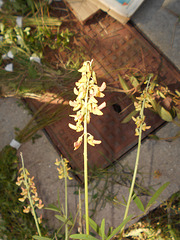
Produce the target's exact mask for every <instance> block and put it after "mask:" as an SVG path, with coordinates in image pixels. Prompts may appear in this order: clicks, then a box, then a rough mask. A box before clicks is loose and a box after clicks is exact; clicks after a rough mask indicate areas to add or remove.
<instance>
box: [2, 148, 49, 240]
mask: <svg viewBox="0 0 180 240" xmlns="http://www.w3.org/2000/svg"><path fill="white" fill-rule="evenodd" d="M0 162H1V164H0V205H1V209H0V213H1V217H2V220H1V224H0V237H1V238H2V239H6V238H7V239H8V240H13V239H17V240H22V239H31V237H32V236H33V235H34V234H36V231H37V230H36V227H35V224H34V220H33V216H32V215H31V214H30V213H28V214H24V213H23V211H22V209H23V205H24V203H22V202H20V201H19V200H18V198H19V194H20V191H19V187H18V186H17V185H16V179H17V176H18V158H17V156H16V149H14V148H12V147H10V146H6V147H4V148H3V149H2V151H1V152H0ZM40 229H41V232H42V233H43V234H44V235H46V234H47V232H48V230H47V228H45V227H42V226H41V227H40Z"/></svg>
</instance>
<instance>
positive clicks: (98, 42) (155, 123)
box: [28, 14, 179, 180]
mask: <svg viewBox="0 0 180 240" xmlns="http://www.w3.org/2000/svg"><path fill="white" fill-rule="evenodd" d="M79 31H80V32H81V35H82V37H81V38H80V39H79V42H78V44H79V45H80V46H83V47H84V48H85V49H86V50H87V51H86V52H87V57H88V59H87V60H90V59H92V58H93V59H94V62H95V69H94V70H95V71H96V74H97V77H98V78H99V81H100V83H101V82H102V81H106V83H107V84H110V85H111V84H112V83H113V86H115V87H120V86H119V82H118V81H117V79H118V73H120V74H121V75H122V76H125V74H127V73H128V71H129V69H135V68H138V69H140V70H141V71H143V72H149V73H155V74H157V73H158V74H159V76H160V80H161V81H163V82H164V83H166V84H167V85H169V86H170V85H176V84H177V82H178V81H179V73H178V71H177V70H176V69H175V68H174V67H173V65H172V64H171V63H170V62H168V60H167V59H166V58H165V57H164V56H162V54H161V53H159V52H158V51H157V50H156V49H155V48H154V47H153V46H152V45H151V44H150V43H149V42H148V41H147V40H146V39H145V38H144V37H143V36H142V35H141V34H139V32H138V31H137V30H136V29H135V28H134V27H133V26H132V25H130V24H128V25H125V26H124V25H122V24H121V23H119V22H117V21H116V20H114V19H113V18H112V17H110V16H108V15H106V14H102V15H101V16H99V15H98V16H95V18H94V19H93V20H91V21H89V22H87V24H86V25H83V26H80V27H79ZM101 101H106V102H107V107H106V108H105V109H103V113H104V115H103V116H101V117H98V116H92V119H91V123H90V124H89V126H88V131H89V132H90V133H91V134H92V135H94V137H95V139H99V140H101V141H102V143H101V144H100V145H98V146H96V147H92V146H88V160H89V161H88V162H89V166H90V167H91V168H93V167H101V168H105V167H107V166H108V165H110V163H112V162H114V161H115V160H117V159H118V158H119V157H121V156H122V155H123V154H125V153H126V152H127V151H128V150H130V149H131V148H132V147H134V146H135V145H136V144H137V137H135V136H134V129H135V124H134V122H133V121H132V120H131V121H130V122H129V123H127V124H121V120H122V119H123V118H124V117H125V116H126V115H127V114H129V113H130V112H131V111H132V109H133V106H131V107H130V108H128V111H126V112H124V113H123V114H119V112H121V111H122V110H123V109H125V108H126V107H127V106H128V105H129V104H130V103H131V101H130V100H129V99H128V98H127V97H126V95H125V94H123V93H110V92H106V96H105V98H104V99H103V100H102V99H101V100H100V102H101ZM28 102H29V104H30V106H31V107H32V106H33V107H34V108H35V109H38V107H39V106H40V105H41V103H40V102H38V101H36V100H30V99H29V100H28ZM117 104H118V107H119V109H116V106H117ZM71 113H72V110H71V109H70V108H68V110H67V109H66V117H64V118H63V119H62V120H60V121H57V122H56V123H54V124H52V125H50V126H47V127H46V128H45V130H46V132H47V133H48V135H49V137H50V138H51V140H52V142H53V143H54V145H55V147H56V148H57V149H58V151H59V152H61V153H62V154H63V155H64V156H65V157H66V158H68V159H69V161H70V164H71V166H72V168H73V169H76V170H83V147H81V148H79V149H78V150H76V151H74V150H73V143H74V142H75V141H76V140H77V138H78V136H79V135H80V134H78V133H76V132H75V131H73V130H72V129H70V128H69V127H68V123H69V122H71V123H73V120H72V118H70V117H69V116H68V115H69V114H71ZM145 115H146V123H147V125H150V126H152V127H151V129H149V130H147V131H146V132H145V133H143V138H144V137H146V136H147V135H148V134H149V133H150V132H152V131H153V130H154V129H156V128H157V127H159V126H160V125H161V124H162V123H163V121H162V120H161V119H160V118H159V117H158V115H156V114H153V113H152V112H150V111H148V110H147V111H146V112H145ZM79 178H80V179H81V180H82V176H81V175H79Z"/></svg>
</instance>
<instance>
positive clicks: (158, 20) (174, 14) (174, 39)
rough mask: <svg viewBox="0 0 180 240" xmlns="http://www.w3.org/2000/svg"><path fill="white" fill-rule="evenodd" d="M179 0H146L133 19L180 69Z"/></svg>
mask: <svg viewBox="0 0 180 240" xmlns="http://www.w3.org/2000/svg"><path fill="white" fill-rule="evenodd" d="M179 16H180V4H179V0H173V1H170V0H166V1H164V0H159V1H156V0H146V1H144V3H143V4H142V5H141V6H140V8H139V9H138V10H137V12H136V13H135V14H134V15H133V16H132V21H133V22H134V23H135V24H136V25H137V26H138V28H139V29H140V30H141V31H142V32H143V34H145V35H146V36H147V37H148V38H149V39H150V40H151V41H152V42H153V44H155V45H156V46H157V47H158V48H159V49H160V50H161V51H162V52H163V53H164V54H165V55H166V56H167V57H168V58H169V59H170V60H171V62H173V63H174V64H175V65H176V67H177V68H179V69H180V22H179Z"/></svg>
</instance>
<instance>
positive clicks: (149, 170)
mask: <svg viewBox="0 0 180 240" xmlns="http://www.w3.org/2000/svg"><path fill="white" fill-rule="evenodd" d="M177 3H178V0H177V1H161V0H160V1H155V0H153V1H152V0H151V1H150V0H149V1H148V0H147V1H145V2H144V3H143V5H142V6H141V7H140V8H139V10H138V11H137V12H136V13H135V14H134V16H133V18H132V20H133V21H134V22H135V24H136V25H137V26H138V27H139V28H140V29H141V30H142V31H143V33H144V34H145V35H147V36H148V37H149V38H150V40H151V41H152V42H153V43H154V44H155V45H156V46H158V47H159V49H160V50H161V51H162V52H163V53H164V54H165V55H166V56H167V57H168V58H169V59H170V60H171V61H172V62H173V64H174V65H175V66H176V67H177V68H180V56H179V55H178V53H179V50H180V44H178V41H179V39H178V35H179V33H180V26H179V25H178V24H176V21H177V18H176V17H175V16H174V15H172V13H171V11H167V10H166V8H164V6H166V7H168V8H170V9H171V10H172V11H173V10H174V11H175V13H177V14H179V12H178V11H179V10H178V9H179V7H180V6H179V5H178V4H177ZM167 21H168V25H167ZM175 26H176V28H175ZM164 29H165V30H164ZM173 29H175V30H174V32H173ZM171 43H172V44H171ZM19 101H20V100H18V102H19ZM18 102H17V99H14V98H4V99H0V113H1V114H0V134H1V140H0V148H3V147H4V146H5V145H8V144H9V143H10V141H11V140H12V139H13V138H14V127H18V128H20V129H22V128H23V127H24V126H25V125H26V124H27V122H28V120H29V119H30V118H31V116H30V115H29V113H28V111H27V110H26V109H25V108H24V107H23V106H19V104H18ZM177 131H179V129H178V127H177V126H176V125H174V124H172V123H168V124H166V125H164V126H163V127H162V128H161V129H159V130H158V131H157V135H158V136H160V137H167V136H174V135H175V134H176V133H177ZM39 134H40V135H41V136H42V137H41V138H39V139H37V140H36V142H35V144H32V143H31V141H29V142H26V143H24V144H22V145H21V147H20V149H19V150H18V155H19V153H20V152H22V153H23V156H24V161H25V167H26V168H27V169H28V170H29V172H30V174H31V175H32V176H35V183H36V184H37V188H38V192H39V195H40V197H41V198H42V200H43V202H44V203H45V205H46V206H47V204H49V203H57V196H58V192H59V195H60V199H61V201H62V203H63V202H64V185H63V181H62V180H59V179H58V172H57V170H56V166H55V165H54V163H55V160H56V158H59V155H58V153H57V152H56V150H55V149H54V147H53V146H52V144H51V142H50V141H49V139H48V138H47V137H46V135H45V133H44V132H43V131H39ZM179 146H180V138H179V139H176V140H175V141H173V142H167V141H155V140H150V139H146V140H144V141H143V143H142V148H141V155H140V164H139V174H138V179H139V182H140V184H141V185H142V186H143V187H145V188H148V189H149V187H151V189H152V187H153V188H154V189H157V188H158V187H160V186H161V185H162V184H163V183H165V182H167V181H169V182H170V185H169V186H168V188H167V189H166V190H165V191H164V192H163V193H162V195H161V196H160V198H159V199H158V202H157V204H156V206H157V205H158V204H160V203H161V202H162V201H163V200H166V199H167V198H168V197H169V196H171V195H172V194H173V193H175V192H177V191H178V190H179V189H180V163H179V156H180V148H179ZM136 151H137V149H136V148H134V149H133V150H132V151H130V152H129V153H128V154H126V155H125V156H124V157H123V158H121V159H120V161H118V162H117V164H116V165H115V169H116V172H117V173H118V174H119V176H118V177H117V178H116V176H113V174H110V175H111V177H108V185H107V186H106V185H105V183H106V178H104V180H102V181H101V182H100V183H99V185H98V187H97V188H96V190H95V192H93V191H91V192H90V196H89V198H90V208H91V207H92V208H94V207H95V204H96V202H97V201H96V200H97V199H96V198H94V199H96V200H95V201H93V198H92V196H97V194H96V193H98V194H100V193H102V189H103V188H104V189H106V193H105V195H103V198H102V201H101V202H100V203H101V204H99V205H98V206H97V209H96V213H95V215H94V219H95V220H96V221H97V223H100V221H101V220H102V218H105V219H106V225H107V226H114V227H115V226H117V225H119V224H120V222H121V221H122V219H123V214H124V207H123V206H121V205H119V204H118V203H117V201H122V196H124V197H125V199H127V196H128V192H129V191H128V188H127V187H126V186H123V185H124V184H125V185H126V184H127V185H128V184H129V181H128V178H129V176H130V170H129V169H133V167H134V163H135V158H136ZM109 171H111V170H109ZM105 176H107V175H105ZM116 180H118V181H120V184H119V183H116ZM97 182H98V179H96V180H95V181H94V182H93V183H91V184H90V186H89V188H90V190H92V189H93V186H94V184H95V183H97ZM68 185H69V188H68V189H69V194H68V205H69V212H72V214H73V215H75V213H76V210H77V207H78V195H76V194H75V192H76V191H78V182H77V181H76V180H75V179H73V180H71V181H69V182H68ZM81 191H83V189H81ZM115 193H116V197H115V198H114V200H113V201H108V200H107V201H105V198H106V199H109V198H108V196H111V197H112V196H115V195H113V194H115ZM148 199H149V197H147V196H143V197H142V201H143V203H144V204H146V203H147V202H148ZM83 206H84V202H83V195H82V208H83ZM53 214H54V213H52V212H49V211H44V217H45V218H48V219H49V220H50V226H51V227H54V226H58V222H57V221H56V220H55V218H54V217H53ZM129 214H135V215H138V214H139V211H138V209H137V207H136V206H135V205H133V204H132V205H131V208H130V212H129Z"/></svg>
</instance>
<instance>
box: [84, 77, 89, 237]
mask: <svg viewBox="0 0 180 240" xmlns="http://www.w3.org/2000/svg"><path fill="white" fill-rule="evenodd" d="M88 88H89V81H88V82H87V89H86V97H85V111H86V113H85V115H84V188H85V218H86V234H87V235H89V209H88V208H89V207H88V157H87V101H88Z"/></svg>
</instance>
